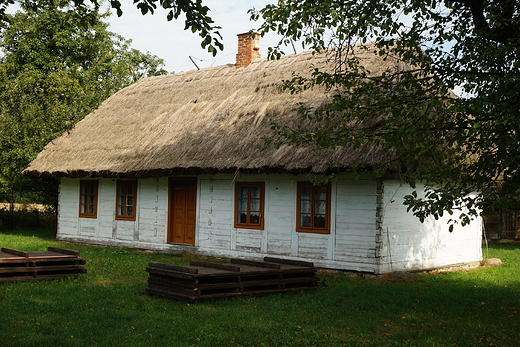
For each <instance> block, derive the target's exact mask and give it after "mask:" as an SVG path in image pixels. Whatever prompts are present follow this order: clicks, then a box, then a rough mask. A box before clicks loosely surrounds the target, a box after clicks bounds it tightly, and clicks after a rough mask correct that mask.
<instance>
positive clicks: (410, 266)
mask: <svg viewBox="0 0 520 347" xmlns="http://www.w3.org/2000/svg"><path fill="white" fill-rule="evenodd" d="M423 189H424V185H421V184H418V185H417V186H416V188H411V187H410V186H409V185H408V184H403V183H400V182H398V181H385V184H384V194H383V195H384V198H383V200H382V203H383V206H382V210H383V211H384V214H383V218H382V231H381V249H380V258H381V268H380V272H381V273H387V272H392V271H398V270H408V271H410V270H426V269H435V268H440V267H445V266H449V265H454V264H461V265H462V264H467V265H472V263H478V262H480V261H481V260H482V246H481V244H482V221H481V219H480V218H479V219H476V220H474V221H473V222H472V223H471V224H470V225H468V226H465V227H462V226H461V225H460V224H455V226H454V229H453V232H451V233H450V232H449V224H448V221H449V219H450V218H454V219H455V218H456V217H457V215H458V214H460V211H455V210H454V214H453V215H451V216H450V215H448V214H447V213H445V214H444V216H443V217H441V218H439V220H435V219H434V218H433V217H430V218H428V219H427V220H426V221H425V222H424V223H420V221H419V220H418V219H417V218H416V217H414V216H413V215H412V213H411V212H410V213H403V209H404V206H403V204H402V202H403V198H404V196H405V195H408V194H411V192H412V191H413V190H416V191H417V193H418V196H419V197H422V195H423V194H422V193H423ZM473 265H476V264H473Z"/></svg>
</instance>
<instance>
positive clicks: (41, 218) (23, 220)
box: [0, 204, 56, 229]
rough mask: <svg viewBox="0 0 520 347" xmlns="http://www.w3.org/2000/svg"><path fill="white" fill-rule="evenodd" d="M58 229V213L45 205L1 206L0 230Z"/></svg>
mask: <svg viewBox="0 0 520 347" xmlns="http://www.w3.org/2000/svg"><path fill="white" fill-rule="evenodd" d="M55 227H56V211H55V209H54V208H52V207H50V206H44V205H20V204H15V205H14V208H11V206H10V205H9V204H1V205H0V229H14V228H46V229H54V228H55Z"/></svg>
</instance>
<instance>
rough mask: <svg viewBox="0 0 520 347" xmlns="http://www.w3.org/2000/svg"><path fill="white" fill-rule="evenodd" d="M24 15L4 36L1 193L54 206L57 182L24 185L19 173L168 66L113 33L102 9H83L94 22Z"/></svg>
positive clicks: (52, 11)
mask: <svg viewBox="0 0 520 347" xmlns="http://www.w3.org/2000/svg"><path fill="white" fill-rule="evenodd" d="M22 10H23V11H21V12H18V13H16V14H14V15H9V16H7V17H6V21H7V22H6V23H7V24H8V25H7V26H6V27H5V28H4V30H3V31H2V32H1V33H0V50H1V52H2V56H1V57H0V193H2V191H3V195H4V199H5V198H8V199H9V201H11V202H12V201H17V200H19V199H20V197H21V196H25V197H27V196H30V197H31V199H32V200H33V202H35V201H34V200H38V201H39V202H43V203H47V204H53V205H54V204H55V203H56V192H57V190H56V189H55V188H56V182H53V181H50V182H47V181H45V182H43V181H33V180H29V179H24V178H23V177H22V176H21V171H22V170H23V169H24V168H25V167H26V166H27V165H28V163H29V162H30V161H31V160H32V159H34V158H35V157H36V155H37V154H38V153H39V152H40V151H41V150H42V149H43V147H44V146H45V145H46V144H47V143H48V142H49V141H51V140H53V139H54V138H56V137H57V136H58V135H60V134H61V133H63V132H64V131H66V130H68V129H70V128H71V127H72V126H74V124H75V123H76V122H77V121H79V120H80V119H81V118H83V117H84V116H85V115H87V114H88V113H89V112H90V111H92V110H93V109H94V108H96V107H97V106H98V105H99V104H100V103H101V102H102V101H103V100H105V99H106V98H107V97H109V96H110V95H111V94H113V93H114V92H116V91H117V90H119V89H121V88H123V87H125V86H126V85H128V84H130V83H133V82H134V81H135V80H136V79H138V78H141V77H142V76H146V75H153V74H159V73H161V72H165V71H164V70H162V71H161V69H160V67H161V66H162V65H163V60H162V59H160V58H158V57H156V56H154V55H151V54H149V53H146V54H144V53H142V52H139V51H137V50H135V49H132V48H130V41H128V40H125V39H124V38H122V37H121V36H119V35H116V34H114V33H111V32H109V31H107V26H108V24H106V23H104V22H103V21H102V19H103V18H104V17H105V16H106V15H103V14H100V13H99V11H98V9H97V8H96V7H92V8H90V9H89V10H88V11H87V9H84V14H85V16H87V17H88V18H89V20H88V21H78V20H77V13H76V10H74V9H71V8H68V7H57V6H55V5H53V4H52V2H41V3H40V5H39V7H38V8H33V7H31V6H28V7H26V6H22ZM0 195H1V194H0Z"/></svg>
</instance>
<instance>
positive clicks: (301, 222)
mask: <svg viewBox="0 0 520 347" xmlns="http://www.w3.org/2000/svg"><path fill="white" fill-rule="evenodd" d="M297 207H298V208H297V221H296V231H302V232H311V233H321V234H328V233H330V227H329V222H330V183H329V184H325V185H316V186H315V185H313V184H312V183H310V182H298V206H297Z"/></svg>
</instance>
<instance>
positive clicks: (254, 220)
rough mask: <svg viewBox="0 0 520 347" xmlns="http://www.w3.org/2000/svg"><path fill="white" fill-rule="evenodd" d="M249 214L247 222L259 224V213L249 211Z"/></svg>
mask: <svg viewBox="0 0 520 347" xmlns="http://www.w3.org/2000/svg"><path fill="white" fill-rule="evenodd" d="M249 216H250V218H249V222H250V223H251V224H260V213H258V212H251V214H250V215H249Z"/></svg>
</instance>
